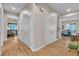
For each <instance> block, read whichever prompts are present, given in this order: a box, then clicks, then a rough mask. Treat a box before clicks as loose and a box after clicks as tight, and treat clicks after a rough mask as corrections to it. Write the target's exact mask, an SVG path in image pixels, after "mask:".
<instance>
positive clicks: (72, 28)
mask: <svg viewBox="0 0 79 59" xmlns="http://www.w3.org/2000/svg"><path fill="white" fill-rule="evenodd" d="M64 29H65V30H69V31H71V33H74V32H75V31H76V24H75V23H71V24H66V25H65V27H64Z"/></svg>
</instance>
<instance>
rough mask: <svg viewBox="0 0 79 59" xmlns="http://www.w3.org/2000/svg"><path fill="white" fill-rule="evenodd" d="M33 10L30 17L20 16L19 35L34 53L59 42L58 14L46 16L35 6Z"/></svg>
mask: <svg viewBox="0 0 79 59" xmlns="http://www.w3.org/2000/svg"><path fill="white" fill-rule="evenodd" d="M32 8H33V9H32V14H31V15H30V16H28V15H27V14H25V15H24V14H23V13H21V14H20V19H19V21H18V24H19V33H18V34H19V37H20V39H21V40H22V41H24V42H25V43H26V44H27V46H29V47H30V48H31V49H32V51H37V50H39V49H41V48H43V47H45V46H46V45H47V44H49V43H52V42H54V41H56V40H57V38H56V35H57V14H56V13H52V15H48V16H46V14H44V13H43V12H41V11H40V9H39V8H38V6H37V5H35V4H33V6H32ZM46 34H47V35H46Z"/></svg>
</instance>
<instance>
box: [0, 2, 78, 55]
mask: <svg viewBox="0 0 79 59" xmlns="http://www.w3.org/2000/svg"><path fill="white" fill-rule="evenodd" d="M78 6H79V3H0V56H79V8H78Z"/></svg>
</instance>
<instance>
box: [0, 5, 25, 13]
mask: <svg viewBox="0 0 79 59" xmlns="http://www.w3.org/2000/svg"><path fill="white" fill-rule="evenodd" d="M2 5H3V8H4V10H5V11H7V12H11V13H15V14H19V13H20V12H21V11H22V10H23V9H24V8H25V7H26V3H3V4H2Z"/></svg>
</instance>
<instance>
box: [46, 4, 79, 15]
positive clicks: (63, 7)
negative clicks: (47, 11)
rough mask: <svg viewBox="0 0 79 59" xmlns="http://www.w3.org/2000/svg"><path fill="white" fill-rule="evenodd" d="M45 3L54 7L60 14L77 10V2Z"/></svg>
mask: <svg viewBox="0 0 79 59" xmlns="http://www.w3.org/2000/svg"><path fill="white" fill-rule="evenodd" d="M47 5H48V6H50V7H51V8H52V9H55V10H56V11H57V12H58V13H59V14H61V15H63V14H67V13H72V12H79V3H48V4H47Z"/></svg>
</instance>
